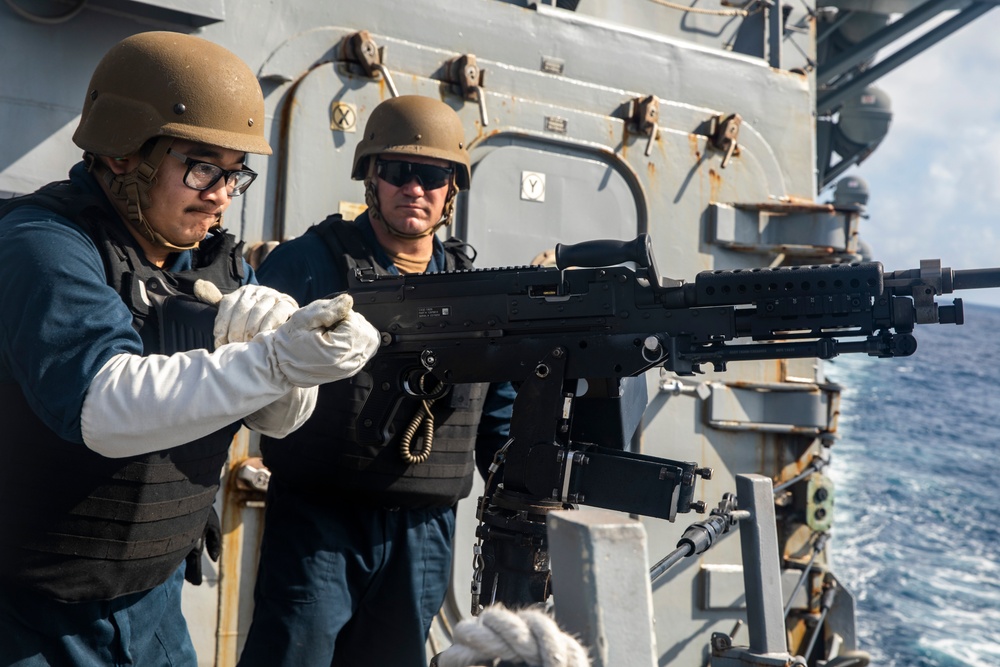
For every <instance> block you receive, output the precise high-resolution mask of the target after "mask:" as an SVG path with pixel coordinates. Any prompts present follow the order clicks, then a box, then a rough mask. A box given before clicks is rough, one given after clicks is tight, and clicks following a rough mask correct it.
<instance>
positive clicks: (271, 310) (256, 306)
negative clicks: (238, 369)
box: [194, 280, 299, 348]
mask: <svg viewBox="0 0 1000 667" xmlns="http://www.w3.org/2000/svg"><path fill="white" fill-rule="evenodd" d="M194 295H195V296H196V297H198V299H200V300H201V301H203V302H205V303H208V304H211V305H216V304H218V306H219V313H218V314H217V315H216V316H215V326H214V327H213V329H212V335H213V336H215V347H216V348H220V347H222V346H223V345H225V344H226V343H245V342H246V341H248V340H250V339H251V338H253V337H254V336H256V335H257V334H258V333H260V332H262V331H271V330H272V329H277V328H278V327H279V326H281V325H282V324H284V323H285V322H287V321H288V318H289V317H291V316H292V313H294V312H295V311H296V310H297V309H298V307H299V304H298V303H296V302H295V299H293V298H292V297H290V296H288V295H287V294H283V293H282V292H279V291H278V290H275V289H271V288H270V287H264V286H263V285H243V286H242V287H240V288H239V289H237V290H235V291H234V292H231V293H229V294H227V295H225V296H223V295H222V292H220V291H219V288H218V287H216V286H215V284H214V283H210V282H209V281H207V280H197V281H195V283H194Z"/></svg>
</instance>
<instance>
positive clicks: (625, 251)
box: [556, 233, 653, 269]
mask: <svg viewBox="0 0 1000 667" xmlns="http://www.w3.org/2000/svg"><path fill="white" fill-rule="evenodd" d="M623 262H635V263H636V264H637V265H639V266H640V267H642V268H649V267H651V266H652V265H653V244H652V242H651V241H650V239H649V234H645V233H644V234H639V236H637V237H635V238H634V239H633V240H631V241H617V240H614V239H602V240H598V241H584V242H583V243H575V244H573V245H565V244H563V243H557V244H556V266H557V267H558V268H559V269H566V268H569V267H571V266H580V267H586V268H599V267H602V266H613V265H615V264H621V263H623Z"/></svg>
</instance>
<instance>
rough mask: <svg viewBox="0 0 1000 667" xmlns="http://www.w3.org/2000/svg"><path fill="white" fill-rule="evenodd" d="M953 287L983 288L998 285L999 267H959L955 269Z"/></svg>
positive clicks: (999, 279)
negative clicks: (959, 268)
mask: <svg viewBox="0 0 1000 667" xmlns="http://www.w3.org/2000/svg"><path fill="white" fill-rule="evenodd" d="M954 283H955V289H957V290H960V289H985V288H987V287H1000V268H995V269H961V270H958V271H955V280H954Z"/></svg>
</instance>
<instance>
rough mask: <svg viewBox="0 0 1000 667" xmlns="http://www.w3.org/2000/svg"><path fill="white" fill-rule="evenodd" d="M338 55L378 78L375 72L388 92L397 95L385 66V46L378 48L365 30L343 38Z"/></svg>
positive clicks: (372, 76)
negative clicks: (387, 88) (383, 81)
mask: <svg viewBox="0 0 1000 667" xmlns="http://www.w3.org/2000/svg"><path fill="white" fill-rule="evenodd" d="M340 55H341V59H342V60H346V61H348V62H352V63H355V64H357V65H360V66H361V69H363V70H364V71H365V74H366V75H368V76H369V77H371V78H373V79H377V78H378V76H376V74H378V75H381V77H382V78H383V79H385V84H386V86H388V87H389V93H390V94H391V95H392V96H393V97H399V92H398V91H397V90H396V84H395V83H394V82H393V80H392V75H390V74H389V69H388V68H387V67H386V66H385V47H381V48H380V47H379V46H378V45H377V44H376V43H375V40H374V39H372V36H371V34H370V33H369V32H368V31H367V30H359V31H358V32H355V33H353V34H351V35H348V36H347V37H346V38H344V41H343V42H342V43H341V50H340Z"/></svg>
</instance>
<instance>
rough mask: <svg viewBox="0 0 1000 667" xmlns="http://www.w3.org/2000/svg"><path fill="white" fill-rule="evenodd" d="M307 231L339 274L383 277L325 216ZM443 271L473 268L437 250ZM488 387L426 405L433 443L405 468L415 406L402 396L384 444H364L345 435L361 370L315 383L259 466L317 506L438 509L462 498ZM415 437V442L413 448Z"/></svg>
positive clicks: (450, 245)
mask: <svg viewBox="0 0 1000 667" xmlns="http://www.w3.org/2000/svg"><path fill="white" fill-rule="evenodd" d="M308 233H313V234H319V235H320V237H322V238H323V240H324V242H325V243H326V244H327V247H328V248H329V250H330V253H331V255H332V256H333V258H334V261H336V262H337V264H338V267H339V268H340V270H341V274H342V275H350V274H351V273H353V272H354V271H355V270H360V271H361V272H362V273H369V272H374V273H376V274H379V275H385V273H386V271H385V270H384V269H383V268H382V267H381V266H380V265H379V264H378V262H377V261H376V260H375V258H374V255H373V253H372V251H371V250H370V249H369V248H368V244H367V243H366V240H365V238H364V237H363V236H362V234H361V232H360V231H359V230H358V228H357V227H356V226H355V225H354V224H352V223H349V222H345V221H344V220H342V219H341V218H340V216H330V217H329V218H327V219H326V220H324V221H323V222H321V223H319V224H318V225H315V226H313V227H312V228H310V229H309V232H308ZM444 246H445V257H446V260H445V262H446V270H448V271H454V270H461V269H469V268H472V259H471V258H470V257H469V256H468V255H467V254H466V252H465V244H464V243H462V242H461V241H459V240H457V239H449V240H448V241H447V242H445V244H444ZM487 387H488V385H487V384H482V383H480V384H464V385H454V386H453V387H451V391H450V392H449V393H448V394H446V395H445V396H443V397H442V398H440V399H438V400H437V401H436V402H435V403H434V404H433V406H432V412H433V413H434V422H435V429H434V441H433V446H432V449H431V454H430V457H429V458H428V459H427V460H426V461H424V462H423V463H416V464H410V463H407V462H406V461H405V460H404V459H403V457H402V455H401V453H400V447H399V440H400V437H399V436H400V434H401V433H402V431H403V429H404V428H405V427H406V425H407V423H408V422H409V421H410V419H411V418H412V417H413V415H414V413H415V412H416V411H417V409H418V406H419V402H418V401H417V400H415V399H411V398H406V399H404V400H403V403H402V404H401V405H400V407H399V409H398V410H397V411H396V415H397V417H396V419H395V420H394V421H393V423H392V424H391V426H390V429H389V433H390V434H391V437H390V438H389V441H388V444H387V445H385V446H376V445H373V446H365V445H361V444H359V443H358V442H357V441H356V439H354V438H352V437H351V434H352V433H353V432H354V424H355V422H356V420H357V417H358V413H359V412H360V408H361V406H362V405H363V403H364V399H365V397H366V396H367V395H368V393H369V392H370V391H371V389H372V377H371V375H370V374H369V373H367V372H366V370H362V371H361V372H360V373H358V374H357V375H355V376H354V377H352V378H349V379H346V380H341V381H339V382H333V383H330V384H324V385H320V387H319V396H318V399H317V404H316V409H315V411H314V412H313V415H312V417H310V418H309V420H308V421H307V422H306V423H305V424H304V425H303V426H302V427H300V428H299V429H298V430H296V431H294V432H293V433H290V434H289V435H288V436H286V437H285V438H283V439H281V440H273V439H271V438H267V437H262V438H261V451H262V452H263V454H264V463H265V465H266V466H267V467H268V468H270V470H271V471H272V472H273V473H274V474H275V476H276V477H277V478H279V479H281V480H283V481H284V482H285V483H286V484H287V485H293V486H294V487H295V488H296V489H298V490H299V491H301V492H303V493H305V494H306V495H308V496H310V497H312V498H313V499H315V500H316V501H317V502H321V503H322V502H336V503H340V502H354V503H359V504H364V505H366V506H374V507H410V508H415V507H439V506H448V505H453V504H455V503H456V502H458V500H460V499H461V498H464V497H465V496H467V495H469V491H470V490H471V489H472V474H473V471H474V469H475V461H474V457H473V451H474V449H475V444H476V432H477V430H478V427H479V419H480V417H481V415H482V408H483V401H484V399H485V396H486V389H487ZM421 445H422V438H421V437H420V436H415V437H414V439H413V443H412V449H413V450H417V451H418V450H420V448H421Z"/></svg>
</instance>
